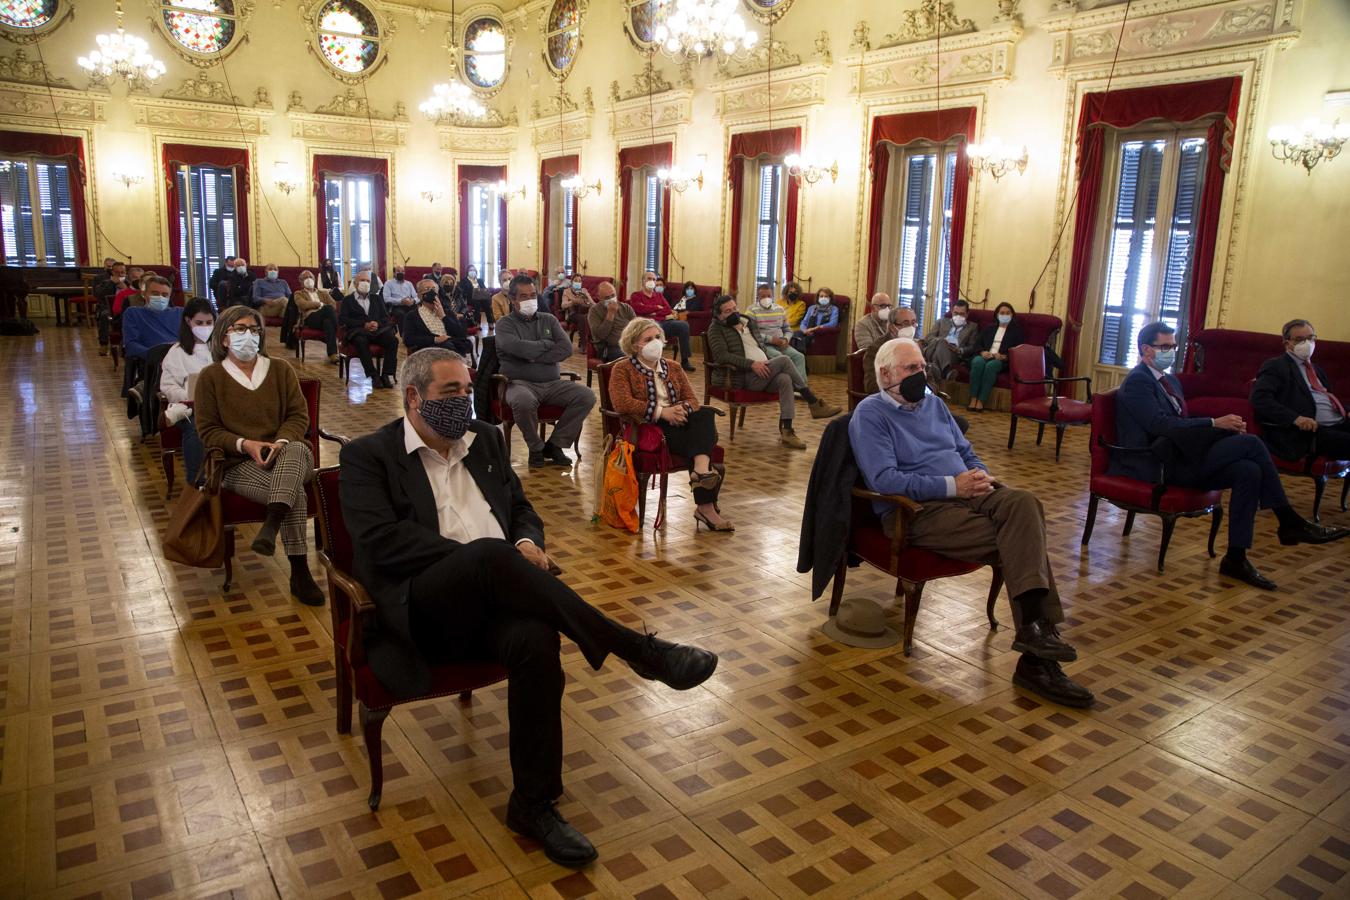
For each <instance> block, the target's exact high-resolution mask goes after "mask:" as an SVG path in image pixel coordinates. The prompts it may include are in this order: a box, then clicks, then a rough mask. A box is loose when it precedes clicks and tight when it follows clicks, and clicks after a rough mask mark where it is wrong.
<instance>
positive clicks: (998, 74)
mask: <svg viewBox="0 0 1350 900" xmlns="http://www.w3.org/2000/svg"><path fill="white" fill-rule="evenodd" d="M869 34H870V26H869V25H868V23H867V22H859V23H858V25H857V27H856V28H854V29H853V43H852V44H851V45H850V49H851V50H853V51H855V52H856V53H857V55H854V56H850V57H848V58H847V59H845V60H844V64H845V65H846V66H848V68H849V90H850V91H851V92H852V93H853V94H854V95H855V96H863V97H866V96H868V95H869V94H871V95H876V94H887V95H892V94H904V93H905V92H907V91H920V90H928V91H931V90H932V88H933V86H934V85H936V83H937V81H938V75H939V73H940V74H941V76H942V86H943V87H944V88H946V87H956V86H960V85H970V84H987V83H992V82H1000V81H1007V80H1008V79H1009V78H1011V77H1012V67H1013V48H1014V47H1016V46H1017V42H1018V41H1019V40H1021V38H1022V28H1021V26H1019V25H1017V24H1015V23H1012V22H1009V23H1008V24H1005V25H1004V26H1003V27H1001V28H997V29H994V30H991V31H976V32H971V33H968V34H962V35H957V36H954V37H946V32H945V31H944V32H943V35H944V36H943V38H942V55H941V57H939V56H938V52H937V51H938V42H937V40H936V39H935V40H928V41H921V42H918V43H912V44H900V45H897V46H894V47H887V48H885V49H881V50H871V43H870V40H869Z"/></svg>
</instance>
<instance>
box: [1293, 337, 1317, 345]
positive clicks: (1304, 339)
mask: <svg viewBox="0 0 1350 900" xmlns="http://www.w3.org/2000/svg"><path fill="white" fill-rule="evenodd" d="M1315 340H1317V335H1315V334H1310V335H1308V336H1307V337H1291V338H1290V339H1289V343H1291V344H1293V345H1294V346H1295V347H1297V346H1298V345H1299V344H1303V343H1307V342H1308V341H1315Z"/></svg>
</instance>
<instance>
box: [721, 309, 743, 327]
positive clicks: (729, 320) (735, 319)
mask: <svg viewBox="0 0 1350 900" xmlns="http://www.w3.org/2000/svg"><path fill="white" fill-rule="evenodd" d="M722 321H723V322H725V323H726V324H727V326H728V327H729V328H735V327H736V326H737V325H739V324H741V314H740V313H738V312H734V313H732V314H731V315H729V316H727V317H726V318H725V319H723V320H722Z"/></svg>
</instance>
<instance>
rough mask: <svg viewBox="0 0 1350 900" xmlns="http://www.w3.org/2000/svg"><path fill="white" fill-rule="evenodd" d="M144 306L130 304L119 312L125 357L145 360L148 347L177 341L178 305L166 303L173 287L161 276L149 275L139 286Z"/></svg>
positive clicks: (179, 317)
mask: <svg viewBox="0 0 1350 900" xmlns="http://www.w3.org/2000/svg"><path fill="white" fill-rule="evenodd" d="M141 292H142V294H143V295H144V296H145V305H144V306H132V307H129V308H128V309H127V310H126V311H125V312H124V313H122V350H123V352H124V353H125V354H126V358H127V359H128V360H133V359H144V358H145V354H146V353H148V352H149V351H150V348H151V347H157V346H159V345H160V344H172V343H173V342H174V341H176V340H178V325H179V322H180V321H181V320H182V318H183V310H182V308H181V307H177V306H170V305H169V295H170V294H172V293H173V287H172V285H170V284H169V280H168V279H167V278H165V277H163V276H162V275H148V276H146V277H145V286H144V287H143V288H142V289H141Z"/></svg>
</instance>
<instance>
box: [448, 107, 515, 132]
mask: <svg viewBox="0 0 1350 900" xmlns="http://www.w3.org/2000/svg"><path fill="white" fill-rule="evenodd" d="M484 110H485V112H484V113H483V115H482V116H481V117H480V118H470V117H468V116H464V115H459V114H455V115H445V114H441V115H439V116H437V117H436V122H435V124H436V127H437V128H474V129H480V130H481V129H491V128H514V127H515V126H517V125H519V124H520V117H519V116H517V115H516V108H515V107H514V106H513V107H511V109H510V110H509V111H508V112H507V113H506V114H505V115H503V114H502V112H501V111H500V110H496V109H493V108H492V107H490V106H485V107H484Z"/></svg>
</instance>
